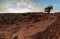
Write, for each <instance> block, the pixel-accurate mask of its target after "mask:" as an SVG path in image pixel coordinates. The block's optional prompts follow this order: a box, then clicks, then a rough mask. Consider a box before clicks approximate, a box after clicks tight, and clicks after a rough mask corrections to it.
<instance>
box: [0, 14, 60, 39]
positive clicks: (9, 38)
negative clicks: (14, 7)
mask: <svg viewBox="0 0 60 39" xmlns="http://www.w3.org/2000/svg"><path fill="white" fill-rule="evenodd" d="M59 36H60V17H59V14H45V13H26V14H22V13H21V14H17V13H16V14H7V13H6V14H0V39H60V37H59Z"/></svg>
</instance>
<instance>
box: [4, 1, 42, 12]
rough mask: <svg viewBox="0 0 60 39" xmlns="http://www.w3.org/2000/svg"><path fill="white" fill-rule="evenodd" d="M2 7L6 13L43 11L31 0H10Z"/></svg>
mask: <svg viewBox="0 0 60 39" xmlns="http://www.w3.org/2000/svg"><path fill="white" fill-rule="evenodd" d="M11 1H12V2H7V3H5V5H4V8H3V9H4V10H5V11H6V12H40V11H43V10H42V8H41V7H39V6H37V4H35V3H34V2H32V1H31V0H11Z"/></svg>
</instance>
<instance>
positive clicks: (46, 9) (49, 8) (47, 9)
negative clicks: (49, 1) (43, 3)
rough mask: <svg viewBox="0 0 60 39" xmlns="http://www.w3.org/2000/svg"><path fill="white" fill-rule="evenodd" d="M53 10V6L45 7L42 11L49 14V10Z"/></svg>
mask: <svg viewBox="0 0 60 39" xmlns="http://www.w3.org/2000/svg"><path fill="white" fill-rule="evenodd" d="M52 9H53V6H47V7H46V8H45V9H44V11H45V12H47V13H50V12H51V10H52Z"/></svg>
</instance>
